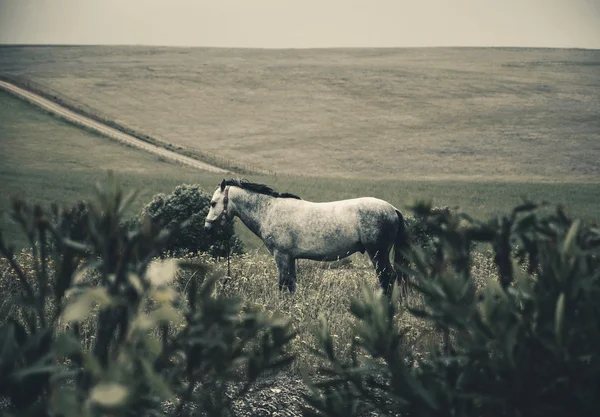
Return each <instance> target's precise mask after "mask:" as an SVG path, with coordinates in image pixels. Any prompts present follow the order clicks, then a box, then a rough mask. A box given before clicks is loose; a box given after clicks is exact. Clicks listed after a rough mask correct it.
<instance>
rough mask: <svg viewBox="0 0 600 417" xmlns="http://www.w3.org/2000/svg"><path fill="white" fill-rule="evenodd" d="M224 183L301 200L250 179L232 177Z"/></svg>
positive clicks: (273, 195) (260, 192)
mask: <svg viewBox="0 0 600 417" xmlns="http://www.w3.org/2000/svg"><path fill="white" fill-rule="evenodd" d="M225 184H226V185H234V186H236V187H240V188H243V189H244V190H248V191H253V192H255V193H259V194H265V195H270V196H272V197H278V198H295V199H297V200H302V199H301V198H300V197H298V196H297V195H294V194H290V193H280V192H277V191H275V190H274V189H272V188H271V187H269V186H268V185H265V184H257V183H254V182H250V181H248V180H244V179H236V178H232V179H230V180H227V181H225Z"/></svg>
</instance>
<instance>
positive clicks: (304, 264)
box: [0, 251, 497, 373]
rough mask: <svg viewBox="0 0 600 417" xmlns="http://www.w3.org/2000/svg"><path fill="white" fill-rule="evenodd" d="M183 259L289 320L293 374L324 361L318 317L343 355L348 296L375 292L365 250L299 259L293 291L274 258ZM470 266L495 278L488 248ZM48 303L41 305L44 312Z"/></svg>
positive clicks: (415, 331) (405, 318)
mask: <svg viewBox="0 0 600 417" xmlns="http://www.w3.org/2000/svg"><path fill="white" fill-rule="evenodd" d="M187 260H188V261H190V260H192V261H198V262H202V263H208V264H209V265H210V266H211V269H212V271H213V272H212V273H214V274H218V275H219V276H221V279H220V280H219V284H218V287H217V291H218V292H219V293H221V294H224V295H226V296H236V297H241V299H242V300H243V301H244V305H245V306H254V307H258V308H259V309H261V310H262V311H265V312H268V313H271V314H273V315H277V316H279V317H283V318H287V319H289V320H290V321H291V324H292V327H293V329H294V330H295V331H296V332H297V333H298V336H297V337H296V339H294V340H293V341H292V344H291V348H292V349H293V351H294V352H295V353H296V354H297V357H298V360H297V361H296V363H295V364H294V366H293V367H292V372H293V373H299V371H300V369H304V370H307V371H308V372H311V373H313V372H315V371H316V369H317V368H318V366H320V365H324V363H323V361H322V360H321V359H320V358H318V357H317V356H315V355H314V354H313V349H315V348H316V347H317V342H316V340H317V339H316V337H315V330H317V329H319V327H320V326H321V325H322V320H326V321H327V323H328V326H329V329H330V331H331V332H332V334H333V336H334V346H335V348H336V352H338V353H339V355H341V356H342V357H343V356H345V355H347V354H348V352H349V348H350V346H351V343H352V340H353V337H354V332H353V326H354V324H355V319H354V317H353V316H352V314H351V313H350V302H351V300H352V299H353V298H355V297H356V298H358V299H361V298H362V297H363V295H362V290H363V285H366V287H367V288H368V289H369V290H370V291H373V292H380V289H379V285H378V283H377V280H376V278H375V272H374V270H373V269H372V267H371V264H370V261H369V259H368V257H367V256H366V255H353V256H351V257H350V258H348V260H347V261H344V262H333V263H320V262H312V261H300V262H299V265H298V287H297V291H296V293H295V294H294V295H290V294H289V293H287V292H280V291H279V287H278V284H277V269H276V267H275V262H274V261H273V259H272V258H271V257H269V256H265V255H263V254H259V253H253V254H246V255H241V256H236V257H233V258H232V260H231V275H230V277H229V278H228V277H227V276H226V272H227V264H226V262H225V261H219V262H217V261H214V260H212V259H211V258H209V257H207V256H203V255H200V256H193V257H190V259H187ZM18 261H19V263H20V265H22V266H24V271H25V273H26V274H28V275H30V276H33V275H34V269H33V258H32V257H31V254H30V253H29V252H27V251H23V252H22V253H21V254H20V255H19V256H18ZM7 266H8V265H7V264H6V260H5V259H1V258H0V268H2V269H3V272H4V273H3V274H2V275H1V276H0V289H1V290H2V293H4V294H5V295H10V294H14V293H17V292H18V291H19V286H18V283H17V282H16V277H15V276H14V274H12V273H11V272H10V271H9V270H8V268H7ZM51 266H52V263H50V267H51ZM472 271H473V278H474V280H475V283H476V286H477V288H482V287H483V286H484V285H485V283H486V282H487V281H488V280H490V279H496V277H497V275H496V271H495V268H494V266H493V263H492V260H491V255H490V254H489V253H474V254H473V269H472ZM93 276H94V274H93V273H92V274H86V277H87V278H85V279H92V280H93V279H94V278H93ZM189 278H190V273H189V272H184V271H182V272H181V273H180V276H179V279H178V282H179V285H178V288H179V290H180V291H181V292H184V291H185V289H186V285H187V284H188V282H189ZM32 283H33V281H32ZM408 303H409V304H410V305H412V306H418V305H420V304H421V303H422V301H421V299H420V298H419V297H418V296H417V295H415V294H412V295H411V296H410V298H409V300H408ZM0 306H1V305H0ZM54 307H55V306H53V305H51V303H48V305H47V307H46V308H47V311H48V312H50V311H52V310H53V309H54ZM399 307H400V306H399ZM11 313H12V314H13V315H14V314H16V316H17V317H19V314H18V311H16V310H14V309H12V310H11ZM94 317H95V313H93V312H92V313H91V314H90V316H89V318H88V319H86V320H85V321H84V322H82V324H81V326H80V332H81V337H82V339H83V346H84V347H85V346H87V347H89V346H91V340H92V339H91V338H93V337H94V335H95V332H96V328H95V324H94ZM396 320H397V324H398V327H399V329H400V330H402V331H403V332H405V334H406V337H405V340H406V347H407V348H408V349H411V350H412V351H413V352H415V353H417V354H426V352H428V351H430V349H432V348H433V347H435V346H436V345H439V343H440V336H439V333H438V332H437V331H436V330H435V329H434V328H433V327H432V326H431V325H430V324H429V323H428V322H426V321H424V320H422V319H418V318H416V317H414V316H412V315H411V314H410V313H408V312H407V311H406V310H403V309H402V308H399V313H398V314H397V316H396Z"/></svg>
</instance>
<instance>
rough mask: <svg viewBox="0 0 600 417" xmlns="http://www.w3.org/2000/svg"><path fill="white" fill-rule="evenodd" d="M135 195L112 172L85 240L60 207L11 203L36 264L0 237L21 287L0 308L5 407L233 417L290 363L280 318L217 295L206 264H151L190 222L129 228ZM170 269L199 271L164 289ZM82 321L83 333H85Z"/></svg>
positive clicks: (30, 412)
mask: <svg viewBox="0 0 600 417" xmlns="http://www.w3.org/2000/svg"><path fill="white" fill-rule="evenodd" d="M133 197H134V195H133V194H131V195H128V196H124V195H123V193H122V191H121V190H120V188H119V187H118V185H117V184H116V183H115V182H114V180H113V179H112V177H109V181H108V183H107V185H106V187H105V188H99V189H98V193H97V199H96V201H95V202H93V203H91V204H90V205H89V207H88V215H87V221H86V222H84V224H85V227H86V229H87V236H89V241H88V242H87V243H81V242H76V241H74V240H72V239H70V236H69V235H67V234H65V233H63V231H62V230H61V228H60V227H57V225H60V224H62V223H63V222H62V221H61V219H62V217H63V215H64V213H63V212H62V211H61V210H59V209H57V208H54V209H53V210H52V213H46V212H44V211H43V210H42V209H41V208H40V207H38V206H35V207H30V206H28V205H27V204H25V203H23V202H21V201H15V202H14V209H13V213H12V217H13V219H14V220H15V221H16V222H17V223H18V224H20V225H21V227H22V229H23V231H24V233H25V234H26V235H27V237H28V239H29V240H30V242H31V246H32V257H33V262H32V264H33V268H31V269H28V268H25V267H23V266H22V265H20V264H19V262H18V258H17V257H16V256H15V254H14V253H13V250H12V248H10V247H8V246H7V244H6V242H4V240H3V239H2V238H1V236H0V252H1V253H2V256H4V257H5V258H6V262H8V264H9V267H10V268H9V269H10V271H4V276H3V279H4V278H6V277H7V276H8V275H10V276H14V279H15V280H17V281H18V284H19V291H17V292H16V294H15V295H13V296H12V297H11V298H10V299H8V301H5V302H3V304H2V312H1V313H2V314H1V315H0V397H3V398H5V399H6V398H7V399H8V401H9V403H10V404H9V407H10V408H9V410H8V415H14V416H50V415H53V416H67V417H68V416H96V415H98V416H99V415H132V416H133V415H135V416H140V415H163V414H165V413H167V412H166V411H165V410H166V409H165V404H167V402H170V403H171V404H172V408H171V409H170V410H169V412H168V415H191V414H194V415H202V414H203V413H206V414H208V415H211V416H213V415H215V416H216V415H229V414H230V404H231V402H232V400H233V399H235V398H236V397H238V396H239V395H242V394H243V393H244V392H245V391H246V390H247V389H248V388H249V387H250V386H251V385H252V384H254V383H255V382H257V381H258V380H259V378H261V377H262V376H264V375H266V374H268V373H271V372H275V371H277V370H279V369H281V368H283V367H284V366H286V365H287V364H289V363H290V362H291V361H292V359H293V357H292V356H291V355H290V354H289V352H288V351H287V348H286V346H287V344H288V343H289V341H290V340H291V339H292V338H293V337H294V335H293V333H292V332H291V331H290V330H289V326H288V324H287V322H285V321H283V320H281V319H277V318H272V317H270V316H267V315H265V314H263V313H261V312H260V311H258V310H256V309H252V308H242V307H241V303H240V300H238V299H235V298H231V297H228V298H223V297H221V296H218V295H217V296H216V295H215V293H214V285H215V278H214V277H212V278H211V277H210V275H207V271H206V268H205V267H204V266H203V265H202V264H200V265H198V264H194V265H178V264H177V263H176V262H175V261H167V262H164V263H156V262H154V263H153V262H152V260H153V259H154V258H155V257H156V255H157V254H158V253H160V251H161V250H163V248H164V247H165V246H166V245H168V243H169V242H170V241H171V240H172V239H173V237H174V236H176V235H177V234H179V233H180V232H181V231H182V230H183V229H184V228H185V227H186V226H187V224H186V222H174V223H172V224H170V225H169V227H168V228H163V227H156V225H154V224H152V222H149V221H143V222H142V224H141V225H140V227H139V228H137V229H134V230H128V228H126V227H124V226H123V225H122V223H123V222H122V215H123V213H124V212H125V211H126V208H127V205H128V204H129V203H130V202H131V200H132V199H133ZM67 212H68V211H67ZM49 241H51V242H53V243H52V244H48V242H49ZM178 267H185V268H195V269H196V271H195V273H194V274H192V276H191V278H190V280H189V282H188V283H187V285H186V293H185V296H180V295H179V294H178V293H176V292H175V291H173V289H172V288H171V286H170V284H171V282H172V281H173V279H174V278H175V275H176V274H177V269H178ZM90 277H92V278H93V279H90ZM205 278H206V279H205ZM90 320H91V321H93V322H94V326H93V329H95V334H94V335H93V337H92V338H89V339H91V341H90V340H87V339H86V340H84V339H83V337H82V335H81V329H82V323H84V322H86V321H90ZM88 343H89V345H88ZM191 405H192V406H191Z"/></svg>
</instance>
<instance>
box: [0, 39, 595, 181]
mask: <svg viewBox="0 0 600 417" xmlns="http://www.w3.org/2000/svg"><path fill="white" fill-rule="evenodd" d="M0 72H5V73H9V74H13V75H18V76H23V77H27V78H30V79H33V80H35V81H37V82H40V83H41V84H43V85H45V86H47V87H49V88H50V89H52V90H54V91H57V92H58V94H60V95H62V96H66V97H67V98H68V99H69V100H71V101H73V102H74V103H79V104H80V105H81V106H83V107H86V108H90V109H92V110H94V111H96V112H97V113H99V114H102V115H103V116H104V117H106V118H108V119H111V120H115V121H117V122H121V123H123V124H125V125H126V126H129V127H132V128H134V129H138V130H140V131H142V132H144V133H147V134H149V135H151V136H154V137H156V138H157V139H160V140H163V141H165V142H168V143H173V144H176V145H180V146H183V147H185V148H186V149H189V150H191V151H193V150H196V151H199V152H202V153H204V154H209V155H213V156H217V157H222V158H225V159H226V160H230V161H235V162H236V163H237V164H238V165H240V166H248V167H257V168H261V169H263V170H267V171H274V172H277V173H278V174H280V175H284V174H289V175H310V176H315V177H328V178H353V179H357V178H359V179H360V178H369V179H376V178H377V179H393V180H399V179H400V180H406V181H411V180H412V181H417V182H420V181H423V180H435V181H438V180H466V181H473V180H486V181H500V182H505V181H510V182H523V181H525V182H597V181H598V174H599V173H600V164H599V163H598V161H599V160H600V117H598V114H600V51H597V50H566V49H562V50H561V49H556V50H554V49H508V48H415V49H332V50H251V49H211V48H155V47H112V46H111V47H96V46H93V47H3V48H1V49H0Z"/></svg>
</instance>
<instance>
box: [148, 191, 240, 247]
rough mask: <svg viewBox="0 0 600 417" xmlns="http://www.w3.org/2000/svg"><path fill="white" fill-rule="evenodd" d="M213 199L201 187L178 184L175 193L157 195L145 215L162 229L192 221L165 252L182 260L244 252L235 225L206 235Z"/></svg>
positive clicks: (228, 224)
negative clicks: (196, 255)
mask: <svg viewBox="0 0 600 417" xmlns="http://www.w3.org/2000/svg"><path fill="white" fill-rule="evenodd" d="M211 199H212V195H210V194H208V193H207V192H206V191H204V190H203V189H202V188H200V186H199V185H190V184H183V185H178V186H177V187H175V190H174V191H173V193H172V194H169V195H165V194H157V195H155V196H154V198H152V201H150V202H149V203H148V204H146V206H145V207H144V208H143V210H142V215H141V216H142V218H143V217H144V216H148V217H149V218H150V220H151V221H152V222H153V223H155V224H156V225H159V226H161V227H169V226H170V225H172V224H178V223H182V222H184V221H187V222H188V227H186V228H185V230H182V231H181V232H180V233H179V235H178V236H177V237H176V238H175V239H172V240H171V241H170V242H169V243H167V244H166V245H165V246H164V248H163V252H164V253H169V254H171V255H174V256H178V257H180V256H183V255H185V254H187V253H197V252H204V253H209V254H210V255H212V256H216V257H228V256H229V255H231V254H235V253H241V252H242V246H243V245H242V242H241V241H240V240H239V238H238V237H237V236H236V235H235V232H234V230H233V223H227V224H226V225H225V226H223V227H219V229H218V230H216V231H215V232H214V233H212V234H208V233H207V232H205V230H204V219H205V218H206V216H207V214H208V211H209V209H210V201H211Z"/></svg>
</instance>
